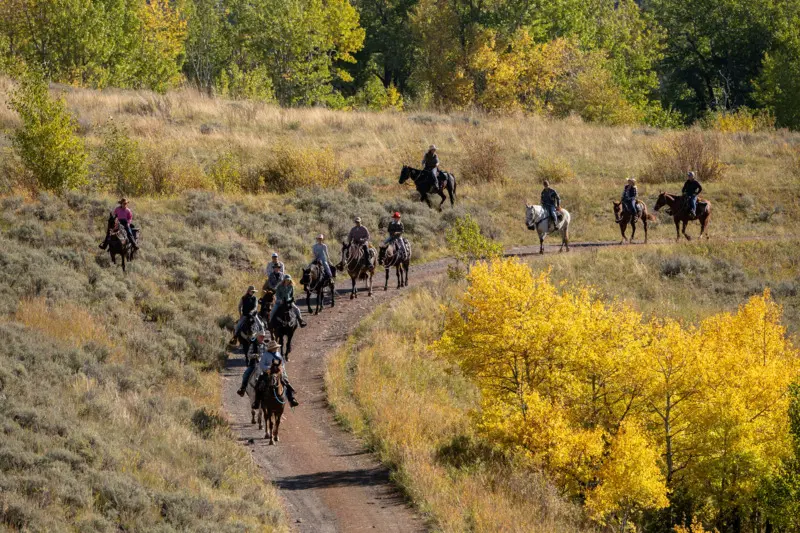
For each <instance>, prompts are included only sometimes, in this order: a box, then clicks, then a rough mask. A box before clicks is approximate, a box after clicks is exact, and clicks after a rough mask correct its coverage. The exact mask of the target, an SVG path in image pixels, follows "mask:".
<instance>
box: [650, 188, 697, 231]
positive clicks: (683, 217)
mask: <svg viewBox="0 0 800 533" xmlns="http://www.w3.org/2000/svg"><path fill="white" fill-rule="evenodd" d="M684 200H685V199H684V197H683V196H680V195H677V194H667V193H665V192H662V193H661V194H659V195H658V200H656V206H655V210H656V211H658V210H659V209H661V208H662V207H664V206H667V213H668V214H670V215H672V220H674V221H675V234H676V238H675V240H676V241H679V240H681V233H683V236H684V237H686V240H687V241H691V240H692V238H691V237H689V236H688V235H686V224H687V223H688V222H689V221H690V220H695V219H697V220H698V221H700V238H702V237H703V234H704V233H705V232H706V228H707V227H708V219H709V218H711V202H709V201H708V200H700V199H699V198H698V200H697V215H696V216H694V217H693V216H692V215H691V214H690V213H689V210H688V209H686V208H685V204H684ZM681 222H683V228H680V224H681ZM706 239H708V235H706Z"/></svg>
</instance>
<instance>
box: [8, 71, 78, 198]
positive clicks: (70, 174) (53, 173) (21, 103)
mask: <svg viewBox="0 0 800 533" xmlns="http://www.w3.org/2000/svg"><path fill="white" fill-rule="evenodd" d="M9 106H10V108H11V109H13V110H14V111H16V112H17V113H18V114H19V116H20V119H21V120H22V126H20V127H19V128H17V130H16V131H15V132H14V133H13V136H12V143H13V145H14V149H15V150H16V153H17V155H18V156H19V157H20V159H21V160H22V162H23V164H24V166H25V168H26V169H27V171H28V172H30V174H31V176H32V177H33V178H34V179H35V181H36V183H37V184H38V185H39V186H40V187H42V188H44V189H48V190H53V191H62V190H66V189H74V188H77V187H79V186H81V185H84V184H85V183H86V182H87V180H88V166H87V158H86V149H85V147H84V144H83V140H81V138H80V137H78V135H77V133H76V131H77V127H78V125H77V122H76V121H75V119H74V118H73V117H72V115H71V114H70V113H69V111H67V106H66V103H65V102H64V100H63V99H54V98H52V97H51V96H50V93H49V92H48V87H47V83H46V82H45V80H44V78H43V77H42V76H41V74H39V73H36V72H33V71H31V72H28V73H26V74H25V75H23V76H22V77H21V78H20V80H19V86H18V88H17V89H16V90H15V91H14V93H13V94H12V96H11V99H10V103H9Z"/></svg>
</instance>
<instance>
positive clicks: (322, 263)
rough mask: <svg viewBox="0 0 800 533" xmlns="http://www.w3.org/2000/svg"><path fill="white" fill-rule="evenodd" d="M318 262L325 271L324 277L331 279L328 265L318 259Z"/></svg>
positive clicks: (331, 275)
mask: <svg viewBox="0 0 800 533" xmlns="http://www.w3.org/2000/svg"><path fill="white" fill-rule="evenodd" d="M318 261H319V263H320V264H321V265H322V270H324V271H325V275H326V276H327V277H329V278H332V277H333V274H332V273H331V266H330V265H329V264H328V262H327V261H325V260H323V259H319V260H318Z"/></svg>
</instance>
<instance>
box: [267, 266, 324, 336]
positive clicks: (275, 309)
mask: <svg viewBox="0 0 800 533" xmlns="http://www.w3.org/2000/svg"><path fill="white" fill-rule="evenodd" d="M329 268H330V267H329ZM281 305H283V302H282V301H281V300H275V305H273V306H272V310H271V311H270V312H269V322H270V324H272V319H273V318H275V313H277V312H278V308H279V307H280V306H281ZM292 311H293V312H294V316H296V317H297V320H303V314H302V313H301V312H300V308H299V307H297V304H296V303H294V302H292Z"/></svg>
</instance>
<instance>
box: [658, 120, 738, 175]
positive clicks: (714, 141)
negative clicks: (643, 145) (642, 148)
mask: <svg viewBox="0 0 800 533" xmlns="http://www.w3.org/2000/svg"><path fill="white" fill-rule="evenodd" d="M719 153H720V145H719V137H717V136H716V135H708V134H704V133H703V132H701V131H697V130H693V131H688V132H685V133H680V134H677V135H672V136H670V137H669V138H667V140H666V141H664V142H661V143H656V144H654V145H652V146H651V147H650V150H649V154H648V155H649V158H650V167H649V168H648V169H646V170H645V172H644V173H643V175H642V182H644V183H667V182H674V181H681V180H683V179H684V178H685V177H686V173H687V172H688V171H690V170H693V171H694V172H695V173H696V174H697V179H699V180H700V181H717V180H720V179H722V178H723V176H724V171H725V167H724V165H723V164H722V162H721V161H720V160H719Z"/></svg>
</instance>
